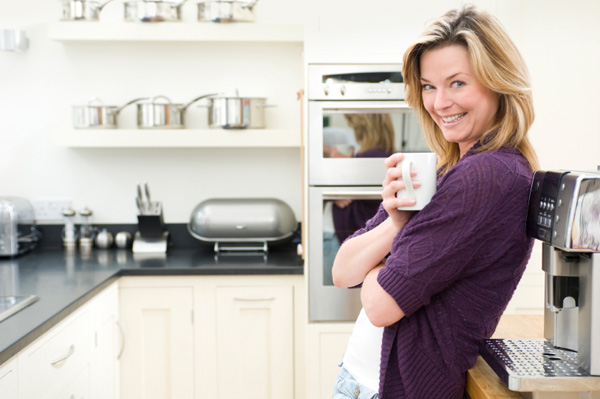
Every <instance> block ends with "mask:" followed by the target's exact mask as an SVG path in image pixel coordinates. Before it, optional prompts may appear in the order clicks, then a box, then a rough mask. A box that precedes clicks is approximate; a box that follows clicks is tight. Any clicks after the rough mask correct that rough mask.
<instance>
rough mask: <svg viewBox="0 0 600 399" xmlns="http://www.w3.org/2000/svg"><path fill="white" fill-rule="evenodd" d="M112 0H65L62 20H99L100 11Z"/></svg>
mask: <svg viewBox="0 0 600 399" xmlns="http://www.w3.org/2000/svg"><path fill="white" fill-rule="evenodd" d="M111 1H112V0H107V1H105V2H104V3H102V2H100V1H95V0H63V1H61V3H62V8H61V17H60V20H61V21H98V20H99V19H100V11H102V8H104V6H105V5H107V4H108V3H110V2H111Z"/></svg>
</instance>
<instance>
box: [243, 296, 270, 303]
mask: <svg viewBox="0 0 600 399" xmlns="http://www.w3.org/2000/svg"><path fill="white" fill-rule="evenodd" d="M233 300H234V301H244V302H257V301H273V300H275V297H274V296H268V297H264V298H243V297H239V296H238V297H235V298H233Z"/></svg>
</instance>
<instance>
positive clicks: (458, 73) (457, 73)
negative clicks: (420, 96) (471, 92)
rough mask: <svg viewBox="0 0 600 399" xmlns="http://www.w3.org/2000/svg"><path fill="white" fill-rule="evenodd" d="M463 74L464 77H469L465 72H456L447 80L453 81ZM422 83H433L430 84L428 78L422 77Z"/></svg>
mask: <svg viewBox="0 0 600 399" xmlns="http://www.w3.org/2000/svg"><path fill="white" fill-rule="evenodd" d="M461 74H462V75H467V76H469V74H467V73H465V72H456V73H455V74H452V75H450V76H448V77H447V78H446V80H452V79H454V78H455V77H457V76H458V75H461ZM421 81H423V82H427V83H431V82H429V80H427V79H426V78H424V77H421Z"/></svg>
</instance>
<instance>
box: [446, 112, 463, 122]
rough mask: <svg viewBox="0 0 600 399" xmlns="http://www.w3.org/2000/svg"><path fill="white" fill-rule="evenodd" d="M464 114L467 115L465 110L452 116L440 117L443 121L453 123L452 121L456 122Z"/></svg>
mask: <svg viewBox="0 0 600 399" xmlns="http://www.w3.org/2000/svg"><path fill="white" fill-rule="evenodd" d="M465 115H467V113H466V112H463V113H462V114H456V115H452V116H447V117H442V116H441V117H440V118H442V121H443V122H444V123H453V122H458V121H459V120H461V119H462V118H464V117H465Z"/></svg>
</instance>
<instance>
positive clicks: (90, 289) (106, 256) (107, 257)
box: [0, 243, 304, 365]
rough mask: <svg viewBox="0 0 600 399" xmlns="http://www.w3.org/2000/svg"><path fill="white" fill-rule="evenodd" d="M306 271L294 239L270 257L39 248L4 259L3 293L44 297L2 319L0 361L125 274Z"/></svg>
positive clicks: (200, 250)
mask: <svg viewBox="0 0 600 399" xmlns="http://www.w3.org/2000/svg"><path fill="white" fill-rule="evenodd" d="M303 273H304V262H303V260H302V258H301V257H300V256H298V255H297V254H296V245H295V244H293V243H290V244H285V245H281V246H277V247H273V248H270V249H269V253H268V254H267V255H263V254H262V253H260V254H258V255H257V254H247V253H245V254H230V255H219V256H215V254H214V252H213V249H212V247H210V246H204V245H201V246H198V245H196V246H194V247H181V246H180V247H174V248H172V249H171V248H170V249H169V250H168V252H167V254H163V255H162V256H161V255H154V254H153V255H142V256H138V254H133V253H132V252H131V250H117V249H110V250H101V249H93V250H92V251H90V252H88V253H85V252H81V251H77V252H73V253H68V252H65V251H64V250H63V249H59V248H38V249H36V250H34V251H33V252H30V253H27V254H25V255H22V256H19V257H16V258H12V259H6V258H0V295H37V296H38V297H39V298H40V299H39V300H38V301H37V302H35V303H33V304H32V305H30V306H28V307H27V308H25V309H23V310H21V311H20V312H18V313H16V314H15V315H13V316H11V317H9V318H7V319H6V320H4V321H2V322H0V365H1V364H3V363H4V362H6V361H7V360H9V359H10V358H11V357H12V356H14V355H15V354H17V353H18V352H19V351H21V350H22V349H23V348H25V347H26V346H27V345H29V344H30V343H32V342H33V341H34V340H35V339H37V338H38V337H40V336H41V335H42V334H44V333H45V332H46V331H48V330H49V329H50V328H51V327H53V326H54V325H56V324H57V323H58V322H60V321H61V320H62V319H64V318H65V317H66V316H68V315H69V314H70V313H72V312H73V311H74V310H75V309H77V308H78V307H80V306H81V305H82V304H84V303H85V302H87V301H88V300H89V299H91V298H92V297H93V296H94V295H96V294H97V293H98V292H100V291H101V290H102V289H104V288H105V287H107V286H108V285H110V284H111V283H112V282H113V281H115V280H116V279H118V278H119V277H120V276H124V275H127V276H167V275H179V276H181V275H190V276H191V275H301V274H303Z"/></svg>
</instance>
